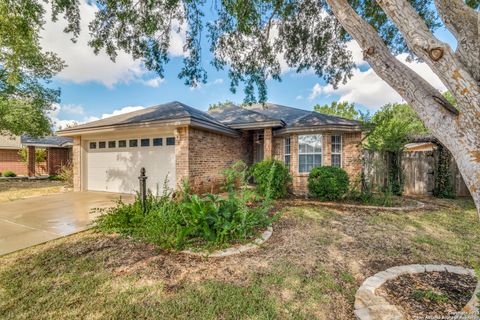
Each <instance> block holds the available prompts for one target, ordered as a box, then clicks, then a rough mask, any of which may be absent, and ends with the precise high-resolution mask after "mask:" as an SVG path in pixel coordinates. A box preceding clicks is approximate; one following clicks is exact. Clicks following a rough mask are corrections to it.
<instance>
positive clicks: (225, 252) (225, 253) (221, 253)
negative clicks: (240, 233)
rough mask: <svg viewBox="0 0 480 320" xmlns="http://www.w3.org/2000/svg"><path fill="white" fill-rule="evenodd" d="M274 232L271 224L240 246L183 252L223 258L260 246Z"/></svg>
mask: <svg viewBox="0 0 480 320" xmlns="http://www.w3.org/2000/svg"><path fill="white" fill-rule="evenodd" d="M272 233H273V227H272V226H270V227H268V228H267V230H265V231H264V232H263V233H262V234H261V235H260V237H258V238H256V239H255V240H254V241H253V242H250V243H247V244H244V245H241V246H238V247H230V248H227V249H224V250H217V251H213V252H206V251H192V250H183V251H181V253H185V254H190V255H194V256H200V257H209V258H210V257H211V258H223V257H228V256H232V255H235V254H240V253H243V252H245V251H249V250H252V249H255V248H258V247H259V246H260V245H262V244H263V243H265V241H267V240H268V239H270V237H271V236H272Z"/></svg>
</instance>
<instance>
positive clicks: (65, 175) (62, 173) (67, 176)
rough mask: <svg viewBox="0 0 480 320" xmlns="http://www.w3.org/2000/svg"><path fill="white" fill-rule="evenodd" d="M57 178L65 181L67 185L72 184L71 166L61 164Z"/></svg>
mask: <svg viewBox="0 0 480 320" xmlns="http://www.w3.org/2000/svg"><path fill="white" fill-rule="evenodd" d="M57 177H58V178H59V180H61V181H63V182H65V184H66V185H68V186H73V166H72V165H63V166H61V167H60V169H59V170H58V173H57Z"/></svg>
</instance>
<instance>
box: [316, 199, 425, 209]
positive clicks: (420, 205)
mask: <svg viewBox="0 0 480 320" xmlns="http://www.w3.org/2000/svg"><path fill="white" fill-rule="evenodd" d="M409 200H410V201H413V202H415V203H416V205H412V206H405V207H381V206H365V205H361V204H351V203H341V202H322V201H315V205H320V206H326V207H344V208H359V209H373V210H383V211H411V210H418V209H422V208H424V207H425V203H423V202H421V201H418V200H414V199H409Z"/></svg>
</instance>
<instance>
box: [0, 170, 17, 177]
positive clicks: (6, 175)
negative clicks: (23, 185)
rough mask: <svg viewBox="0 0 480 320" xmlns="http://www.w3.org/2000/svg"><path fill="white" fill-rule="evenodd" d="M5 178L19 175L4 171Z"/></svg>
mask: <svg viewBox="0 0 480 320" xmlns="http://www.w3.org/2000/svg"><path fill="white" fill-rule="evenodd" d="M3 176H4V177H16V176H17V174H16V173H15V172H13V171H10V170H7V171H4V172H3Z"/></svg>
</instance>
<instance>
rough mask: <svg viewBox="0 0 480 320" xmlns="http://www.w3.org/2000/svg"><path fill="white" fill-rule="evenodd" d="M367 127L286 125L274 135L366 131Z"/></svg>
mask: <svg viewBox="0 0 480 320" xmlns="http://www.w3.org/2000/svg"><path fill="white" fill-rule="evenodd" d="M364 130H365V128H364V127H363V126H359V125H353V126H350V125H321V126H309V127H286V128H282V129H279V130H275V131H274V132H273V134H274V135H276V136H279V135H285V134H289V133H309V132H319V131H339V132H358V131H364Z"/></svg>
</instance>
